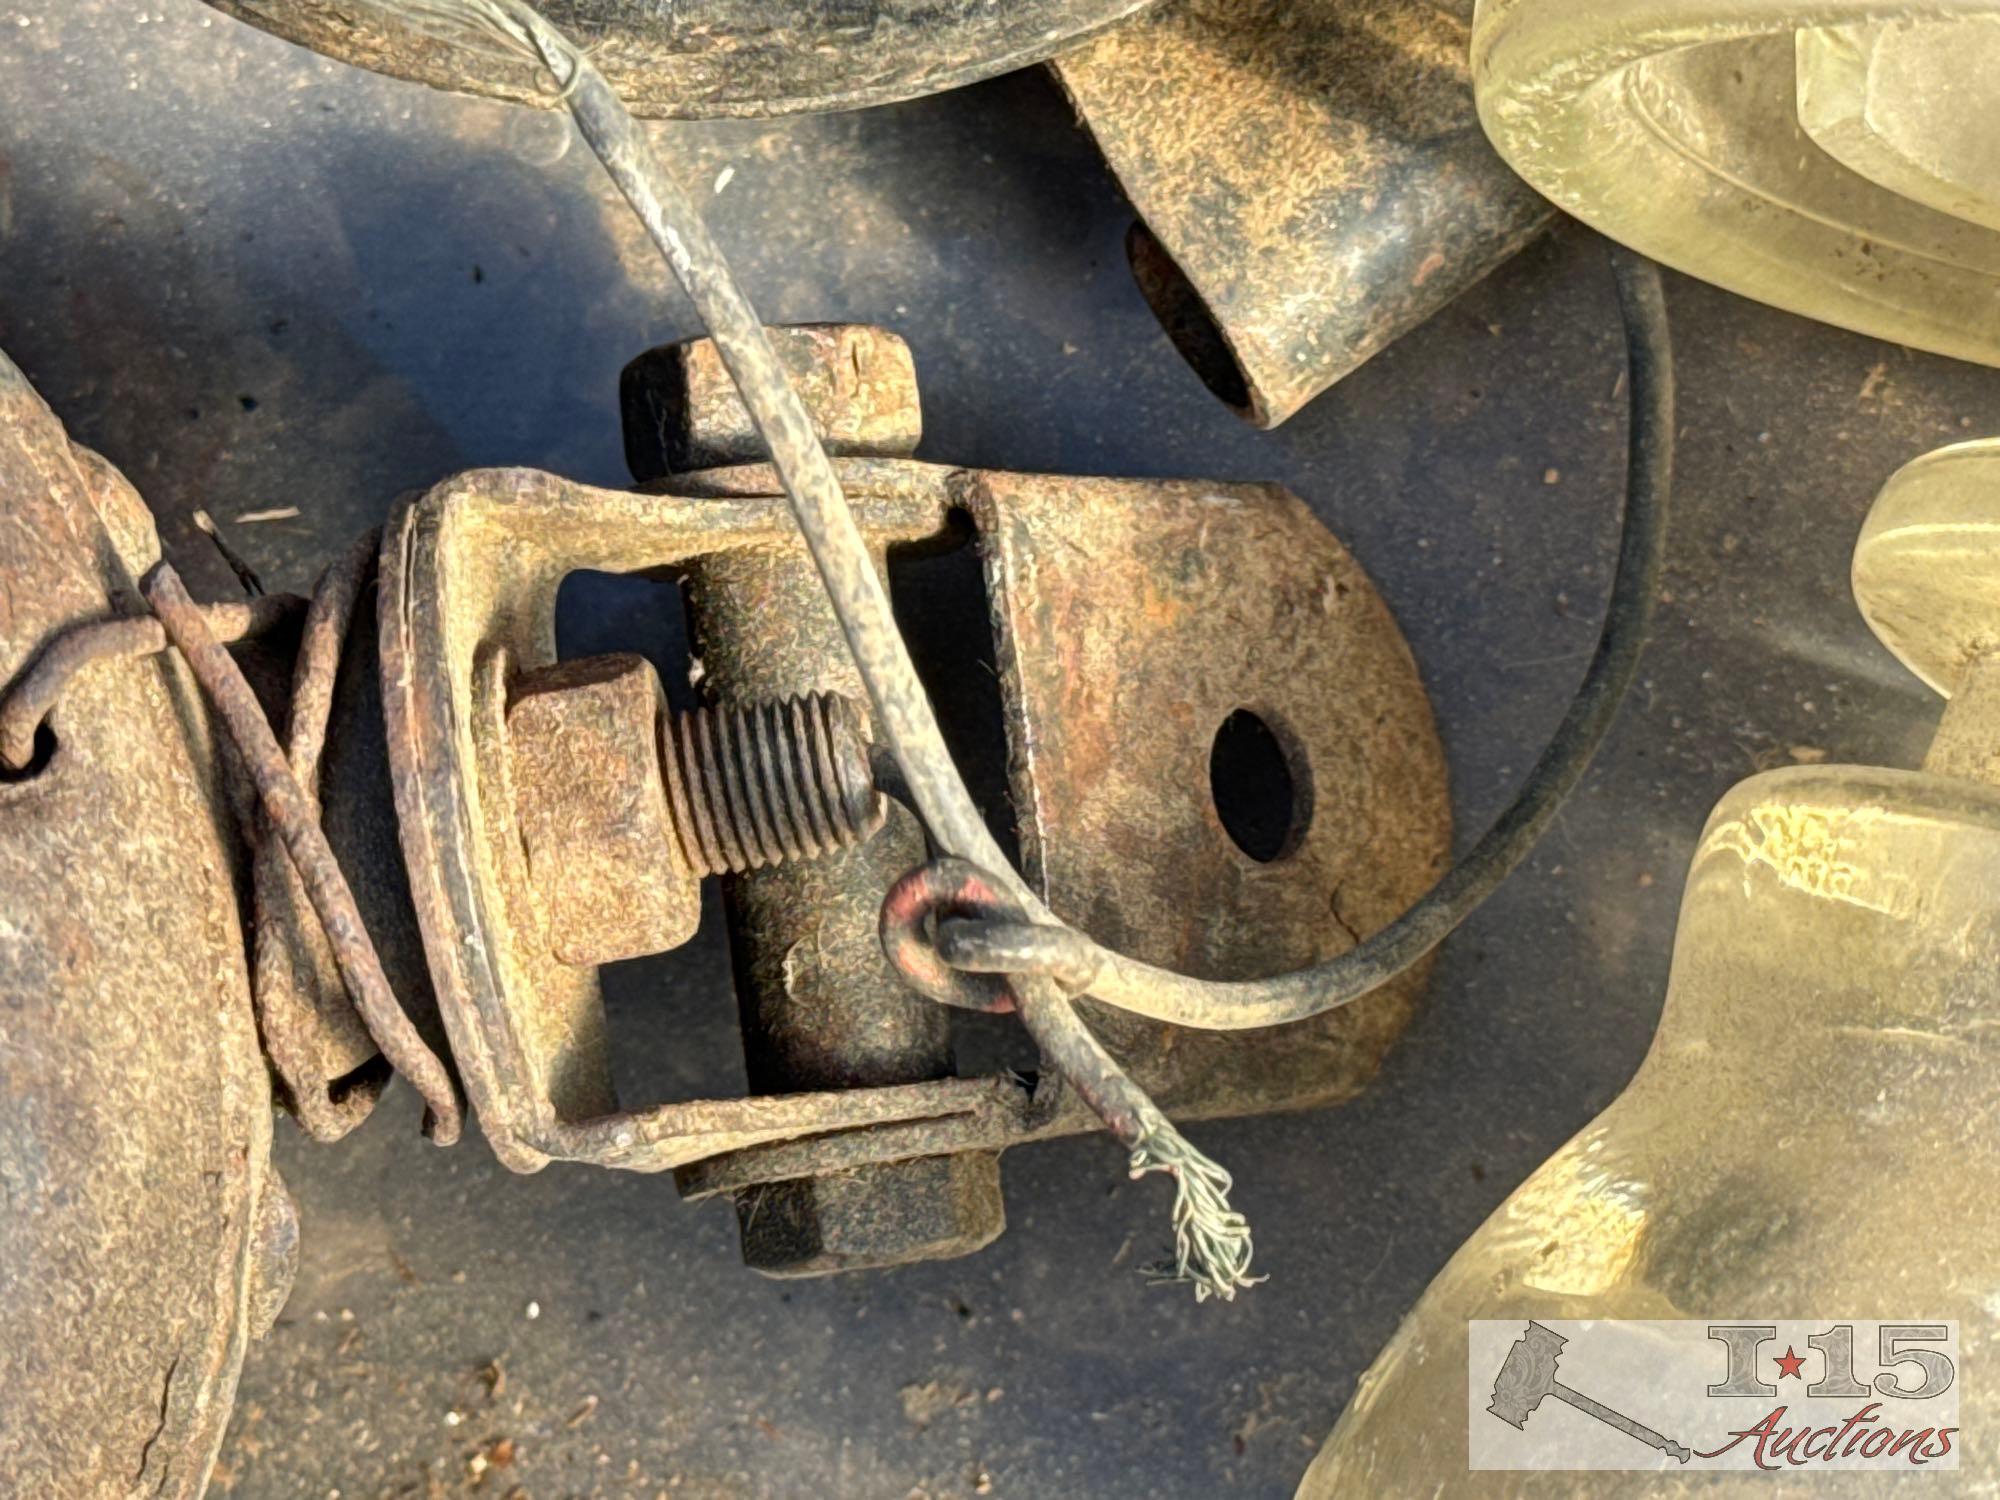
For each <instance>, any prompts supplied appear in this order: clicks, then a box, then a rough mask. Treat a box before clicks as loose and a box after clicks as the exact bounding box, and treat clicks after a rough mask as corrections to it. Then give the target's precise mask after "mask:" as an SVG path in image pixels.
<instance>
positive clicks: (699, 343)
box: [619, 323, 924, 484]
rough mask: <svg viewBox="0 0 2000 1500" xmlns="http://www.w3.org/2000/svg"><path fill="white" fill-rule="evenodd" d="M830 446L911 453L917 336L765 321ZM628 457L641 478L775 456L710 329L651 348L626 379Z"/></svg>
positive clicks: (865, 452)
mask: <svg viewBox="0 0 2000 1500" xmlns="http://www.w3.org/2000/svg"><path fill="white" fill-rule="evenodd" d="M766 331H767V332H768V333H769V334H770V336H771V344H772V347H773V348H774V349H776V351H777V354H778V363H779V364H781V365H782V366H784V370H785V374H786V375H787V376H788V377H789V378H790V380H791V382H792V386H793V388H794V389H795V390H797V391H798V393H799V396H800V398H801V399H802V400H803V401H804V402H805V405H806V410H807V412H808V413H810V414H811V416H812V421H813V427H814V429H815V430H816V431H817V432H818V433H819V437H820V441H821V442H822V443H824V444H825V445H826V450H827V452H828V453H831V454H836V455H841V456H846V457H881V458H904V457H907V456H908V455H910V454H911V453H914V452H915V451H916V447H917V443H918V441H919V440H920V439H921V438H922V437H923V430H924V421H923V411H922V409H921V407H920V406H919V404H918V401H917V367H916V363H915V361H914V360H912V359H911V357H910V346H909V345H908V344H906V343H904V342H903V340H902V339H901V338H899V337H897V336H896V335H895V334H893V333H891V332H889V330H888V329H886V328H877V327H874V326H873V325H871V324H866V323H800V324H793V325H789V326H784V327H777V328H770V329H767V330H766ZM619 397H620V400H621V403H622V405H623V408H624V428H625V460H626V464H627V466H628V467H629V468H630V469H631V471H632V477H633V478H634V479H636V480H638V481H639V482H641V483H642V484H643V483H646V482H647V481H650V480H655V479H662V478H665V477H666V476H667V475H669V474H685V473H690V472H692V471H694V470H697V469H708V468H717V467H721V466H722V465H725V464H743V463H757V462H761V461H763V460H766V459H768V458H769V457H770V453H769V451H768V450H767V449H766V448H765V446H764V441H763V439H762V438H761V437H759V436H758V434H757V430H756V428H755V427H753V426H752V425H751V422H750V413H749V412H748V411H747V410H746V409H745V408H744V405H743V400H742V398H741V397H740V396H738V395H737V393H736V385H735V382H734V381H732V380H731V379H730V378H729V371H728V370H726V369H725V368H724V367H723V364H722V356H721V353H720V352H719V351H718V350H717V349H716V347H715V344H714V341H713V340H710V339H689V340H685V341H684V342H681V343H678V344H663V345H661V346H660V347H659V348H657V349H649V350H647V351H646V353H644V354H642V355H640V356H639V357H638V358H637V359H635V360H633V361H632V362H631V363H630V364H629V365H627V366H626V367H625V371H624V374H623V375H622V376H621V377H620V379H619Z"/></svg>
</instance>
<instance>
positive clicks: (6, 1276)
mask: <svg viewBox="0 0 2000 1500" xmlns="http://www.w3.org/2000/svg"><path fill="white" fill-rule="evenodd" d="M158 555H159V539H158V537H157V536H156V535H155V534H154V530H153V521H152V517H151V515H150V514H149V513H148V512H147V510H146V507H145V505H144V504H143V503H142V502H141V501H140V499H139V497H138V495H137V494H136V493H135V492H134V491H133V489H132V488H131V486H130V485H128V484H127V483H126V482H125V481H124V479H123V478H121V477H120V476H119V475H118V474H117V472H116V471H114V470H113V469H112V468H111V467H110V466H109V465H108V464H106V463H105V462H104V461H103V460H102V459H100V458H98V457H97V456H96V455H95V454H92V453H89V452H87V451H85V450H83V449H81V448H77V447H74V446H73V445H72V444H71V443H70V442H69V440H68V437H67V436H66V435H65V433H64V432H63V429H62V426H61V424H60V423H58V422H57V421H56V419H55V417H54V416H53V414H51V413H50V411H49V409H48V408H47V407H46V406H45V405H43V403H42V401H41V399H40V397H38V396H37V395H36V394H35V393H34V391H33V390H32V389H31V388H30V387H29V385H28V383H27V381H26V379H25V378H24V377H23V376H22V375H21V373H20V371H19V370H17V369H16V368H15V367H14V366H13V365H12V364H10V363H8V362H7V361H6V360H5V359H4V358H0V682H6V681H11V680H12V679H13V678H14V676H15V675H16V674H17V673H18V672H19V671H20V670H21V669H22V668H23V666H24V665H25V664H26V663H27V662H28V661H29V660H31V659H32V658H33V657H34V655H35V654H36V653H37V652H38V651H39V650H41V649H42V647H43V646H44V645H45V644H46V643H47V642H49V641H50V640H51V639H53V638H54V636H55V635H56V634H57V633H58V632H60V631H61V630H63V629H65V628H66V627H68V626H70V625H72V624H75V623H77V622H79V621H83V620H89V619H97V618H102V617H104V616H106V615H110V614H113V613H117V612H119V611H121V610H123V611H127V612H129V611H131V610H132V609H133V605H134V601H135V600H136V598H137V593H136V585H137V582H138V579H139V576H140V574H141V573H142V572H144V570H145V569H146V568H147V567H148V566H149V565H150V564H151V563H153V562H154V561H155V560H156V559H157V558H158ZM49 729H50V730H51V731H52V732H53V735H54V747H53V751H52V753H51V754H50V755H49V756H48V758H47V760H46V764H45V765H44V766H43V767H42V768H41V769H40V770H39V772H32V771H31V773H30V774H29V775H28V776H27V777H25V778H17V779H10V780H5V781H0V1205H4V1206H0V1474H4V1475H5V1476H6V1477H5V1481H4V1484H5V1488H6V1489H7V1490H8V1492H9V1493H12V1494H20V1495H49V1496H58V1495H60V1496H70V1495H78V1496H81V1495H123V1494H128V1493H129V1494H140V1493H143V1494H146V1495H149V1496H152V1495H168V1496H192V1495H198V1494H199V1493H200V1492H201V1489H202V1487H203V1484H204V1483H205V1481H206V1479H207V1475H208V1471H209V1467H210V1465H211V1464H212V1463H213V1461H214V1457H215V1452H216V1448H217V1445H218V1444H219V1443H220V1441H221V1438H222V1431H223V1425H224V1422H225V1421H226V1420H227V1418H228V1415H229V1408H230V1402H231V1400H232V1398H233V1396H234V1393H235V1389H236V1378H237V1374H238V1371H239V1370H240V1368H241V1366H242V1362H243V1350H244V1344H245V1342H246V1341H247V1339H248V1338H249V1337H250V1336H251V1333H252V1331H253V1325H254V1324H256V1323H258V1322H259V1321H260V1320H261V1321H262V1322H264V1323H268V1321H269V1318H270V1317H271V1316H272V1315H274V1314H275V1311H276V1307H277V1305H278V1304H279V1303H281V1302H282V1300H283V1295H284V1288H285V1285H286V1283H287V1281H288V1278H289V1268H288V1264H287V1256H288V1255H289V1254H290V1253H291V1252H292V1251H293V1249H294V1247H295V1244H296V1238H295V1226H294V1222H293V1219H292V1216H291V1211H290V1206H289V1204H288V1203H287V1202H286V1200H285V1198H284V1190H283V1187H282V1185H281V1184H280V1183H279V1182H278V1180H277V1178H276V1176H275V1174H274V1173H273V1172H272V1171H271V1169H270V1162H269V1152H270V1138H271V1099H270V1087H269V1083H268V1081H267V1077H266V1074H265V1070H264V1062H263V1059H262V1057H261V1055H260V1054H259V1052H258V1048H257V1033H256V1029H255V1023H254V1020H253V1017H252V1014H251V1008H250V991H249V980H248V976H247V974H246V972H245V967H244V945H243V934H242V931H241V928H240V926H239V922H238V917H237V911H238V906H237V890H236V886H235V884H234V872H233V870H232V866H231V856H230V853H229V850H230V847H231V839H230V837H229V830H228V829H227V828H226V826H225V820H226V819H227V817H228V814H227V812H226V811H225V810H224V809H225V808H226V807H227V802H226V800H225V799H224V798H223V797H222V796H221V795H220V794H219V790H218V789H217V788H216V787H215V786H214V785H213V784H212V777H213V776H214V774H215V773H214V771H213V769H212V768H213V767H214V766H215V764H216V760H215V757H214V755H213V753H212V747H211V743H210V741H209V738H208V734H207V730H206V726H205V720H204V716H203V713H202V710H201V707H200V703H199V700H198V698H197V696H196V692H195V689H194V687H193V684H192V682H191V681H190V680H188V679H187V677H186V675H185V673H184V671H183V670H182V669H181V667H180V666H179V662H178V658H176V657H173V656H171V655H166V656H159V657H152V658H145V659H136V660H134V659H127V660H123V661H112V662H105V663H101V664H98V665H96V666H93V667H91V668H89V669H87V670H86V671H84V672H83V673H82V674H81V675H80V676H79V677H77V678H76V679H75V680H74V681H73V682H72V684H71V685H70V688H69V690H68V692H67V693H66V695H65V696H64V698H63V699H62V701H61V703H60V704H59V705H58V706H57V707H56V709H55V710H54V712H53V714H52V715H51V718H50V723H49Z"/></svg>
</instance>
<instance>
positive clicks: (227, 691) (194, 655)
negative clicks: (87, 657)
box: [140, 563, 462, 1146]
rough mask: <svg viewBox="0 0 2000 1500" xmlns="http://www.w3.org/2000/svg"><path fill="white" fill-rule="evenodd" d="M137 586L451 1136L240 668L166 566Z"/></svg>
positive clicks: (385, 1043) (429, 1065) (433, 1118)
mask: <svg viewBox="0 0 2000 1500" xmlns="http://www.w3.org/2000/svg"><path fill="white" fill-rule="evenodd" d="M140 587H141V589H142V591H143V592H144V593H145V596H146V602H147V603H148V604H150V605H151V606H152V607H153V612H154V613H155V614H156V615H158V616H159V617H160V623H161V624H162V625H164V626H165V627H166V629H167V638H168V639H169V640H171V641H172V642H173V644H174V646H175V648H176V649H177V650H178V651H179V652H180V655H181V656H182V658H183V659H184V660H185V661H186V662H187V664H188V669H189V670H190V671H191V672H193V673H194V676H195V680H196V681H198V682H199V683H200V684H201V688H202V692H203V693H204V694H205V695H206V696H207V698H208V700H209V702H210V704H211V705H212V706H213V707H214V709H215V711H216V714H217V716H218V717H219V718H220V719H221V720H222V723H223V725H224V727H225V728H226V729H227V731H228V734H229V738H230V740H231V742H232V743H233V744H234V746H235V748H236V751H237V753H238V754H239V755H240V756H241V757H242V761H243V765H244V768H245V769H246V770H247V771H248V772H249V775H250V780H251V782H252V783H253V784H254V785H255V786H256V788H257V795H258V799H259V801H260V802H261V803H262V804H263V809H264V815H265V817H266V818H268V819H269V820H270V824H271V827H272V828H273V830H275V832H276V833H277V835H278V837H279V838H280V839H282V840H283V842H284V846H285V852H286V853H287V854H288V855H289V856H290V858H291V862H292V867H293V869H294V870H295V871H297V873H298V876H299V879H300V881H301V883H302V884H303V885H304V886H305V890H306V894H307V897H308V898H309V899H310V901H311V903H312V908H313V911H314V913H315V914H316V915H317V916H318V918H319V922H320V927H321V929H322V931H324V933H325V934H326V939H327V942H328V944H329V945H330V946H331V947H332V949H333V955H334V960H335V962H336V963H337V964H338V965H339V966H340V975H341V979H342V980H343V981H344V982H345V983H346V985H347V992H348V994H349V995H350V996H352V997H353V1000H354V1005H355V1008H356V1009H357V1010H359V1011H360V1012H361V1016H362V1020H363V1021H364V1023H365V1024H366V1025H367V1027H368V1032H369V1035H371V1036H373V1037H374V1038H375V1043H376V1045H377V1046H378V1047H380V1048H381V1049H382V1055H383V1056H385V1057H387V1058H388V1059H389V1061H390V1063H391V1064H393V1065H394V1067H395V1068H396V1071H397V1072H399V1073H401V1074H403V1075H404V1076H405V1077H406V1078H408V1079H409V1080H410V1082H411V1083H412V1084H414V1085H415V1086H416V1090H417V1092H418V1093H419V1094H421V1095H423V1099H424V1103H425V1105H426V1106H427V1107H428V1111H429V1113H428V1118H427V1120H426V1122H425V1125H426V1130H427V1131H428V1132H429V1134H430V1135H431V1137H432V1138H433V1139H434V1140H436V1141H437V1143H438V1144H439V1145H441V1146H449V1145H451V1144H452V1143H453V1142H454V1141H456V1140H457V1139H458V1135H459V1130H460V1128H461V1123H462V1111H461V1109H460V1107H459V1102H458V1091H457V1089H455V1088H454V1087H453V1086H452V1082H451V1078H450V1075H449V1074H447V1073H446V1072H445V1069H444V1064H443V1063H442V1062H440V1061H439V1060H438V1057H437V1054H436V1053H434V1052H432V1051H431V1049H430V1048H429V1046H427V1045H426V1044H425V1042H424V1040H423V1038H422V1037H421V1036H419V1035H418V1034H417V1029H416V1027H414V1026H413V1025H411V1024H410V1019H409V1017H408V1016H407V1015H405V1014H404V1012H403V1008H402V1005H401V1003H400V1002H398V1000H397V999H396V995H395V992H394V991H393V990H392V989H391V988H390V987H389V978H388V975H387V974H386V973H384V972H383V969H382V960H381V958H380V956H379V955H378V954H377V953H376V952H375V946H374V944H373V943H372V942H371V941H370V940H369V937H368V929H367V927H366V926H365V925H364V924H363V923H362V920H361V913H360V911H359V910H358V909H357V908H356V906H355V903H354V893H353V892H352V891H351V890H350V889H349V888H348V885H347V880H346V877H345V876H344V875H342V873H341V870H340V861H339V860H338V858H337V857H336V856H335V855H334V852H333V848H332V846H331V845H330V844H328V843H327V840H326V834H325V832H324V831H323V830H322V829H321V828H320V824H319V809H318V808H317V807H316V806H315V805H314V802H313V799H312V798H311V796H310V795H308V793H307V792H306V791H305V789H304V788H303V787H301V786H300V785H299V782H298V779H297V778H296V777H295V776H294V775H293V774H292V770H291V767H290V765H289V764H288V763H287V761H286V758H285V752H284V751H283V749H281V748H280V747H279V744H278V740H277V736H276V735H274V734H273V733H272V732H271V726H270V724H269V723H268V722H266V720H265V718H264V713H263V710H262V708H261V707H260V706H259V705H258V702H257V698H256V695H255V693H254V692H253V691H252V690H251V687H250V684H249V682H248V681H247V680H246V679H245V678H244V676H243V671H242V668H240V667H238V666H237V665H236V662H235V659H234V658H233V657H231V656H230V654H229V653H228V651H227V650H225V649H224V648H223V646H222V644H221V643H220V642H219V641H217V640H216V639H215V637H214V636H212V635H210V634H209V633H208V627H207V625H206V624H205V623H204V622H203V619H202V612H201V610H200V609H199V608H198V607H197V606H196V605H195V602H194V601H193V600H192V599H191V598H189V597H188V592H187V589H186V588H185V587H184V586H183V585H182V583H181V581H180V575H179V574H177V573H175V572H174V570H173V569H172V568H171V567H170V566H168V565H167V564H166V563H159V564H156V565H155V566H154V567H153V568H152V570H151V571H150V572H148V573H147V575H146V576H145V578H144V579H142V580H141V582H140Z"/></svg>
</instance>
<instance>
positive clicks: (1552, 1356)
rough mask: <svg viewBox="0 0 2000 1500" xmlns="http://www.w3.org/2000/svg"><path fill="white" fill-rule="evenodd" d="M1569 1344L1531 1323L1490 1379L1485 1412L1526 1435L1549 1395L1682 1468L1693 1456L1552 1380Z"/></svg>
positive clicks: (1624, 1416)
mask: <svg viewBox="0 0 2000 1500" xmlns="http://www.w3.org/2000/svg"><path fill="white" fill-rule="evenodd" d="M1568 1342H1569V1340H1568V1339H1566V1338H1564V1337H1563V1336H1562V1335H1561V1334H1559V1333H1557V1332H1556V1331H1555V1330H1554V1329H1553V1328H1544V1327H1543V1326H1542V1325H1541V1324H1540V1323H1535V1322H1530V1323H1529V1324H1528V1331H1527V1332H1526V1333H1525V1334H1523V1335H1522V1336H1521V1337H1520V1338H1519V1339H1517V1340H1516V1341H1515V1343H1514V1346H1513V1348H1511V1349H1509V1350H1508V1351H1507V1360H1506V1363H1504V1364H1502V1365H1501V1366H1500V1373H1499V1374H1498V1375H1497V1376H1495V1377H1494V1380H1493V1402H1492V1404H1491V1405H1490V1406H1488V1407H1487V1408H1486V1409H1487V1410H1488V1411H1490V1412H1492V1413H1493V1415H1494V1416H1496V1417H1498V1418H1499V1419H1500V1420H1501V1421H1503V1422H1505V1423H1507V1424H1508V1426H1510V1427H1518V1428H1520V1429H1521V1430H1522V1431H1524V1432H1525V1431H1526V1430H1527V1426H1528V1418H1529V1417H1531V1416H1532V1415H1534V1411H1535V1408H1536V1407H1538V1406H1540V1405H1541V1404H1542V1398H1543V1397H1544V1396H1554V1397H1555V1398H1556V1400H1558V1401H1563V1402H1567V1403H1568V1404H1569V1405H1571V1406H1573V1407H1575V1408H1576V1409H1577V1410H1578V1411H1580V1412H1584V1413H1586V1414H1587V1415H1589V1416H1593V1417H1595V1418H1597V1420H1598V1421H1600V1422H1603V1423H1605V1424H1606V1425H1607V1426H1611V1427H1615V1428H1617V1429H1618V1430H1619V1431H1620V1432H1622V1433H1625V1434H1626V1435H1627V1436H1629V1437H1634V1438H1637V1439H1638V1440H1639V1441H1640V1442H1642V1443H1644V1444H1645V1445H1646V1446H1647V1447H1648V1448H1657V1449H1659V1450H1660V1451H1661V1452H1662V1453H1664V1454H1666V1455H1667V1456H1668V1457H1670V1458H1674V1459H1678V1460H1679V1461H1680V1462H1681V1463H1686V1462H1687V1461H1688V1459H1689V1458H1691V1457H1692V1456H1693V1455H1692V1454H1691V1453H1690V1452H1689V1451H1688V1448H1687V1445H1686V1444H1684V1443H1677V1442H1675V1441H1674V1440H1673V1439H1672V1438H1668V1437H1662V1436H1660V1434H1659V1433H1657V1432H1655V1431H1653V1429H1652V1428H1650V1427H1644V1426H1641V1425H1640V1424H1639V1423H1637V1422H1635V1421H1633V1420H1632V1419H1631V1418H1630V1417H1628V1416H1626V1415H1625V1414H1624V1413H1623V1412H1618V1411H1613V1410H1612V1409H1611V1408H1610V1407H1608V1406H1606V1405H1604V1404H1603V1403H1602V1402H1598V1401H1593V1400H1591V1399H1590V1397H1588V1396H1586V1395H1583V1394H1582V1393H1580V1392H1578V1391H1573V1390H1571V1389H1570V1388H1569V1387H1568V1386H1566V1385H1564V1384H1563V1383H1562V1382H1561V1381H1559V1380H1557V1379H1556V1361H1558V1360H1559V1359H1561V1358H1562V1349H1563V1345H1564V1344H1567V1343H1568Z"/></svg>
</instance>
